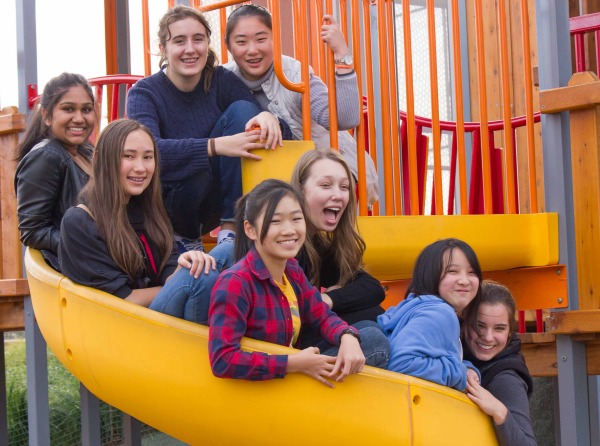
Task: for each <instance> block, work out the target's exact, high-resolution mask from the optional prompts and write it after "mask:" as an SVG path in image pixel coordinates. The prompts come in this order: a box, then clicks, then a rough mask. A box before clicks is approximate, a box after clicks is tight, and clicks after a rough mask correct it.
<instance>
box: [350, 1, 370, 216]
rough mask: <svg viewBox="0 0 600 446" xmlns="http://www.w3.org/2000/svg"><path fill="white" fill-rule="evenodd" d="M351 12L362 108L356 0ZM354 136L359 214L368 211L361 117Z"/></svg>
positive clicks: (363, 125) (354, 55) (355, 62)
mask: <svg viewBox="0 0 600 446" xmlns="http://www.w3.org/2000/svg"><path fill="white" fill-rule="evenodd" d="M351 8H352V14H351V15H350V17H351V23H350V26H351V27H352V50H353V51H352V52H353V58H354V71H356V80H357V82H358V97H359V98H360V107H361V110H362V95H363V93H362V79H363V73H362V61H361V57H360V52H359V51H358V48H360V21H359V11H360V10H359V4H358V0H352V4H351ZM354 136H355V138H356V157H357V158H356V163H357V165H358V211H359V214H360V215H367V214H368V212H369V209H368V205H367V181H366V165H365V124H364V120H363V119H362V113H361V119H360V121H359V122H358V127H357V128H356V132H355V135H354Z"/></svg>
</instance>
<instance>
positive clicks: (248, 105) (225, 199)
mask: <svg viewBox="0 0 600 446" xmlns="http://www.w3.org/2000/svg"><path fill="white" fill-rule="evenodd" d="M261 111H262V110H260V109H259V107H258V106H257V105H255V104H253V103H252V102H248V101H236V102H234V103H233V104H231V105H230V106H229V107H228V108H227V109H226V110H225V111H224V112H223V114H222V115H221V117H220V118H219V120H218V121H217V123H216V124H215V126H214V127H213V129H212V131H211V133H210V135H209V138H218V137H220V136H230V135H236V134H238V133H242V132H244V130H245V127H246V123H247V122H248V121H249V120H250V119H252V118H253V117H254V116H256V115H257V114H259V113H260V112H261ZM241 172H242V170H241V163H240V159H239V158H232V157H227V156H217V157H211V158H210V170H208V171H207V172H204V173H202V174H200V175H192V176H190V177H188V178H186V179H185V180H184V181H179V182H168V183H163V198H164V202H165V208H166V209H167V213H168V215H169V219H170V220H171V224H172V225H173V229H174V230H175V232H176V233H177V234H179V235H180V236H182V237H185V238H186V239H190V240H193V239H197V238H199V237H200V235H202V233H206V232H209V231H211V230H212V229H214V228H216V227H217V226H218V225H219V220H220V221H221V222H224V221H233V220H234V217H235V202H236V201H237V199H238V198H239V197H241V196H242V173H241Z"/></svg>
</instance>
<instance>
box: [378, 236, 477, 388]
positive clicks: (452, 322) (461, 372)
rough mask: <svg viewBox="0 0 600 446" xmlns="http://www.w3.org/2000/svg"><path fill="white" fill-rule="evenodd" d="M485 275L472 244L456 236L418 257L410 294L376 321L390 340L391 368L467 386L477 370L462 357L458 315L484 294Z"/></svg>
mask: <svg viewBox="0 0 600 446" xmlns="http://www.w3.org/2000/svg"><path fill="white" fill-rule="evenodd" d="M481 280H482V276H481V268H480V266H479V261H478V260H477V256H476V255H475V252H474V251H473V249H472V248H471V247H470V246H469V245H468V244H466V243H465V242H463V241H461V240H457V239H444V240H439V241H437V242H435V243H432V244H431V245H429V246H427V247H426V248H425V249H424V250H423V251H422V252H421V253H420V254H419V257H418V258H417V261H416V263H415V266H414V270H413V277H412V281H411V283H410V285H409V287H408V290H407V294H406V299H405V300H404V301H403V302H401V303H400V304H399V305H397V306H395V307H391V308H390V309H388V310H387V311H386V312H385V313H384V314H382V315H380V316H378V318H377V322H378V323H379V325H380V327H381V328H382V330H383V332H384V333H385V335H386V336H387V338H388V340H389V341H390V349H391V351H390V360H389V362H388V365H387V369H388V370H392V371H394V372H399V373H405V374H407V375H411V376H416V377H418V378H423V379H426V380H428V381H433V382H435V383H438V384H442V385H445V386H449V387H453V388H455V389H457V390H461V391H463V390H465V389H466V387H467V375H471V374H473V376H477V379H479V372H478V371H477V369H476V368H475V367H474V366H473V365H472V364H471V363H470V362H468V361H464V360H463V352H462V346H461V342H460V323H459V319H458V316H457V315H459V314H460V313H461V312H462V311H463V310H464V309H465V308H466V307H467V306H468V305H469V304H470V303H471V302H472V301H473V300H474V299H479V298H480V294H481V291H480V286H479V285H480V283H481Z"/></svg>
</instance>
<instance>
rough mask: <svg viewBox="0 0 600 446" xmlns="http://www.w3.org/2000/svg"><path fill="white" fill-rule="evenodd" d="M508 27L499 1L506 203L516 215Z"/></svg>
mask: <svg viewBox="0 0 600 446" xmlns="http://www.w3.org/2000/svg"><path fill="white" fill-rule="evenodd" d="M506 26H507V23H506V1H505V0H498V30H499V33H498V39H499V40H500V78H501V80H502V120H503V121H504V164H505V166H504V170H505V187H504V201H505V202H506V205H507V206H506V209H507V210H508V213H509V214H515V213H516V212H517V203H516V200H515V169H514V153H513V131H512V125H511V114H512V113H511V106H510V82H509V72H508V37H507V31H506Z"/></svg>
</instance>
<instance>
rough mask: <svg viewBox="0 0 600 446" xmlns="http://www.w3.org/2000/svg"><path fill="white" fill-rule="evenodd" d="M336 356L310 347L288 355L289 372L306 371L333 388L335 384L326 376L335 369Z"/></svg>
mask: <svg viewBox="0 0 600 446" xmlns="http://www.w3.org/2000/svg"><path fill="white" fill-rule="evenodd" d="M334 363H335V358H334V357H333V356H325V355H321V354H319V349H318V348H317V347H308V348H305V349H304V350H302V351H301V352H299V353H296V354H293V355H289V356H288V366H287V371H288V373H304V374H305V375H307V376H310V377H311V378H313V379H316V380H317V381H319V382H320V383H322V384H325V385H326V386H327V387H331V388H333V387H334V386H333V384H332V383H331V382H329V381H328V380H327V379H326V378H327V377H328V376H329V375H330V372H331V371H332V370H333V364H334Z"/></svg>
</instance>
